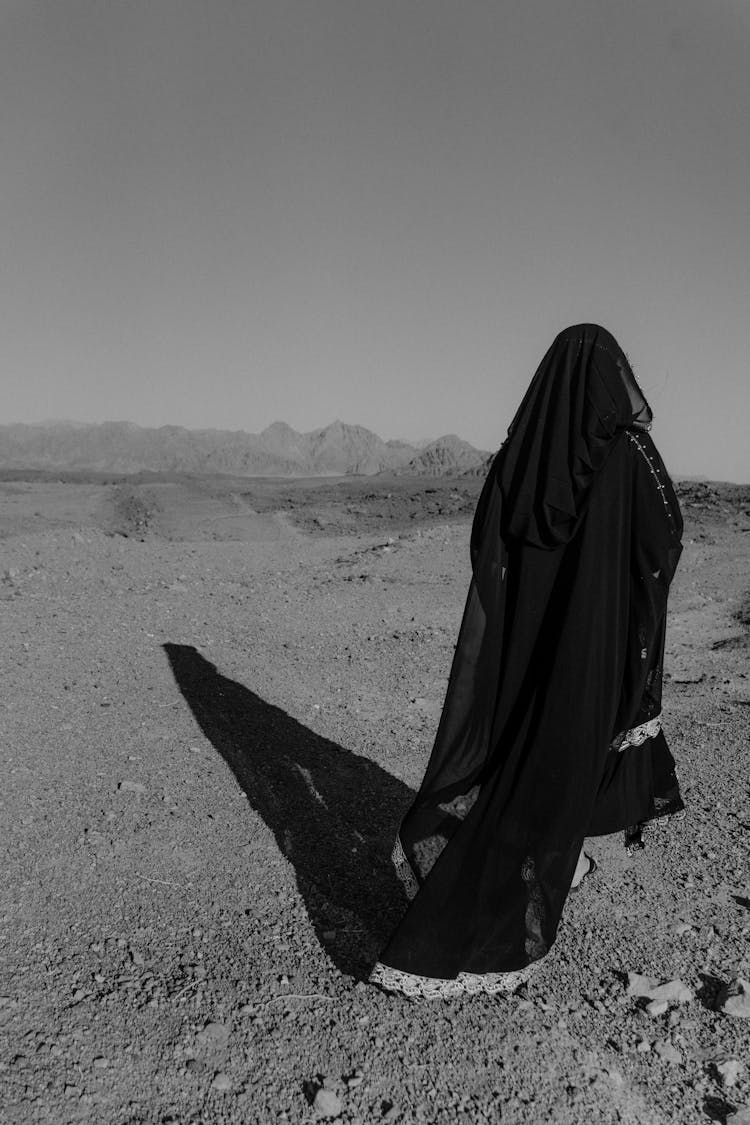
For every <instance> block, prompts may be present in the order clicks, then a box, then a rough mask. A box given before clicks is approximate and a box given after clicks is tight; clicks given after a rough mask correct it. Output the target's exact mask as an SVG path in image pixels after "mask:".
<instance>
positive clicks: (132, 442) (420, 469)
mask: <svg viewBox="0 0 750 1125" xmlns="http://www.w3.org/2000/svg"><path fill="white" fill-rule="evenodd" d="M486 458H487V453H486V452H485V451H483V450H479V449H475V448H474V446H472V445H470V444H469V443H468V442H467V441H463V440H462V439H461V438H459V437H457V436H456V435H455V434H446V435H445V436H444V437H440V438H437V439H436V440H435V441H431V442H428V443H411V442H407V441H383V439H382V438H380V437H378V435H377V434H375V433H373V432H372V430H367V429H365V428H364V426H353V425H349V424H347V423H345V422H341V421H338V420H337V421H335V422H331V424H330V425H328V426H323V427H322V428H320V429H317V430H310V431H309V432H307V433H299V432H298V431H297V430H294V429H292V427H291V426H289V425H287V423H286V422H274V423H272V425H270V426H268V427H267V428H266V429H265V430H263V431H262V432H261V433H259V434H252V433H246V432H244V431H242V430H188V429H185V428H184V427H182V426H161V427H159V428H158V429H151V428H147V427H143V426H137V425H135V424H134V423H132V422H102V423H100V424H89V423H84V422H43V423H38V424H34V425H27V424H24V423H16V424H13V425H5V426H0V469H15V470H18V469H37V470H39V469H42V470H65V471H82V470H87V471H91V472H113V473H123V474H127V473H139V472H170V473H175V472H176V473H227V474H230V475H234V476H295V477H299V476H334V475H335V476H340V475H345V474H362V475H372V474H375V473H382V472H391V473H404V474H415V475H419V476H449V475H457V474H461V473H471V472H476V470H477V468H478V467H479V466H481V465H482V464H483V463H484V462H485V460H486Z"/></svg>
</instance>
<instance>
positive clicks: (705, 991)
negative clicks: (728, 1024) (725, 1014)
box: [695, 973, 725, 1012]
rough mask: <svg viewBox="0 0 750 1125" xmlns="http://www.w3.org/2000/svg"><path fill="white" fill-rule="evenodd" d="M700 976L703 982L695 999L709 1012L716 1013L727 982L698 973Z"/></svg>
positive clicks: (707, 974)
mask: <svg viewBox="0 0 750 1125" xmlns="http://www.w3.org/2000/svg"><path fill="white" fill-rule="evenodd" d="M698 976H699V977H700V980H701V987H700V988H699V989H698V991H697V992H696V994H695V998H696V1000H698V1001H699V1002H700V1003H701V1004H702V1005H703V1007H704V1008H707V1009H708V1011H709V1012H715V1011H716V1000H717V998H718V995H719V993H720V992H721V990H722V988H723V987H724V984H725V982H724V981H723V980H720V979H719V977H715V976H712V975H711V973H698Z"/></svg>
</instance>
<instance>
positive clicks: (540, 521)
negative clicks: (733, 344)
mask: <svg viewBox="0 0 750 1125" xmlns="http://www.w3.org/2000/svg"><path fill="white" fill-rule="evenodd" d="M650 424H651V410H650V408H649V405H648V403H647V402H646V399H645V398H644V396H643V394H642V392H641V390H640V388H639V386H638V384H637V382H636V380H635V377H634V375H633V372H632V370H631V368H630V365H629V363H628V361H627V358H626V357H625V355H624V353H623V351H622V349H621V348H620V347H619V345H618V344H617V342H616V341H615V339H614V338H613V337H612V336H611V335H610V334H609V332H607V331H606V330H605V329H604V328H600V327H599V326H598V325H594V324H580V325H576V326H574V327H572V328H568V329H566V330H565V331H564V332H561V333H560V335H559V336H558V337H557V338H556V340H555V341H554V343H553V345H552V347H551V348H550V350H549V351H548V352H547V354H546V356H545V357H544V359H543V360H542V363H541V365H540V367H539V369H538V371H537V373H536V375H535V376H534V378H533V380H532V382H531V385H530V387H529V389H528V391H527V393H526V395H525V397H524V399H523V402H522V403H521V406H520V408H519V410H518V412H517V414H516V416H515V418H514V420H513V422H512V423H511V426H510V428H509V430H508V437H507V439H506V441H505V443H504V444H503V446H502V448H501V450H500V452H499V453H498V454H497V456H496V457H495V459H494V461H493V463H492V466H491V468H490V471H489V475H488V477H487V480H486V482H485V485H484V488H483V490H482V493H481V496H480V498H479V502H478V506H477V511H476V515H475V517H474V523H473V526H472V533H471V562H472V581H471V585H470V589H469V595H468V599H467V602H466V608H465V611H464V616H463V621H462V624H461V630H460V633H459V637H458V643H457V645H456V651H455V656H454V659H453V665H452V668H451V674H450V679H449V683H448V689H447V695H446V699H445V704H444V708H443V713H442V717H441V720H440V724H439V727H438V732H437V736H436V740H435V744H434V747H433V750H432V754H431V757H430V760H429V763H428V766H427V771H426V773H425V777H424V780H423V782H422V785H421V787H420V790H419V793H418V794H417V797H416V800H415V801H414V804H413V805H412V807H411V809H410V810H409V812H408V813H407V815H406V817H405V819H404V821H403V823H402V825H401V828H400V831H399V834H398V838H397V840H396V845H395V848H394V854H393V859H394V863H395V865H396V869H397V871H398V873H399V875H400V877H401V879H402V882H403V883H404V885H405V888H406V890H407V893H408V895H409V897H410V898H411V899H412V902H411V905H410V906H409V908H408V910H407V912H406V914H405V915H404V917H403V919H402V921H401V923H400V925H399V926H398V928H397V929H396V931H395V933H394V934H393V935H392V937H391V939H390V941H389V943H388V945H387V947H386V949H385V950H384V951H383V953H382V954H381V959H380V961H379V962H378V963H377V965H376V966H375V968H374V969H373V971H372V974H371V978H370V979H371V980H372V981H373V982H374V983H376V984H378V985H380V986H381V987H383V988H385V989H388V990H390V991H398V992H402V993H405V994H406V995H409V996H443V997H445V996H456V995H462V994H465V993H478V992H483V993H491V994H492V993H497V992H509V991H513V989H515V988H516V987H517V986H518V985H519V984H520V983H521V982H522V981H523V980H525V979H526V978H527V977H528V975H529V972H530V968H531V966H532V965H533V963H534V962H536V961H538V960H539V959H540V958H542V957H544V955H545V954H546V953H547V952H548V950H549V949H550V947H551V945H552V943H553V941H554V940H555V934H556V932H557V927H558V924H559V921H560V915H561V912H562V909H563V905H564V903H565V899H566V897H567V895H568V893H569V891H570V889H571V885H572V884H573V883H574V882H578V881H580V879H581V877H582V876H583V874H585V873H586V871H587V869H588V868H589V867H593V864H592V863H591V861H589V860H588V858H587V857H584V855H583V851H582V847H583V841H584V837H586V836H595V835H604V834H607V833H610V832H616V831H619V830H621V829H627V828H628V827H629V826H632V825H636V824H639V823H642V822H644V821H646V820H649V819H650V818H653V817H656V816H662V815H664V814H667V813H672V812H677V811H678V810H680V809H682V807H683V805H682V800H681V798H680V792H679V788H678V785H677V778H676V776H675V770H674V760H673V758H672V756H671V754H670V752H669V749H668V747H667V743H666V741H665V739H664V735H663V733H662V731H661V721H660V712H661V672H662V659H663V654H664V628H665V619H666V608H667V593H668V589H669V584H670V582H671V580H672V577H673V575H674V572H675V568H676V566H677V561H678V559H679V556H680V551H681V546H680V537H681V533H682V519H681V515H680V510H679V506H678V503H677V498H676V496H675V493H674V489H673V487H672V483H671V481H670V479H669V476H668V475H667V472H666V469H665V468H664V464H663V462H662V460H661V458H660V456H659V454H658V452H657V450H656V447H655V446H654V444H653V442H652V440H651V438H650V436H649V434H648V430H649V429H650Z"/></svg>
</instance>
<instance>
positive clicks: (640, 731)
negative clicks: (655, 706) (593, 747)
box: [617, 715, 661, 754]
mask: <svg viewBox="0 0 750 1125" xmlns="http://www.w3.org/2000/svg"><path fill="white" fill-rule="evenodd" d="M660 730H661V715H657V716H656V717H655V718H653V719H649V720H648V722H647V723H641V725H640V726H638V727H632V728H631V730H626V731H625V733H624V734H623V736H622V742H621V743H620V745H619V746H618V747H617V750H618V752H619V753H620V754H621V753H622V751H623V750H626V749H627V748H628V746H642V745H643V743H644V742H645V741H646V740H647V739H649V738H655V737H656V735H657V734H658V733H659V731H660Z"/></svg>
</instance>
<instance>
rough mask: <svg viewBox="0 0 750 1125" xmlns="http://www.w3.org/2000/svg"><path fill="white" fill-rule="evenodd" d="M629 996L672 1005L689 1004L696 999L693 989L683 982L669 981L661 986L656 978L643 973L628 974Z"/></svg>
mask: <svg viewBox="0 0 750 1125" xmlns="http://www.w3.org/2000/svg"><path fill="white" fill-rule="evenodd" d="M628 996H638V997H646V998H648V999H649V1000H666V1001H667V1003H672V1004H688V1003H689V1002H690V1001H691V1000H693V999H694V998H695V993H694V992H693V990H692V988H688V986H687V985H686V984H683V982H682V981H681V980H669V981H666V983H664V984H660V983H659V981H658V979H657V978H656V977H647V976H642V975H641V973H628Z"/></svg>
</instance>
